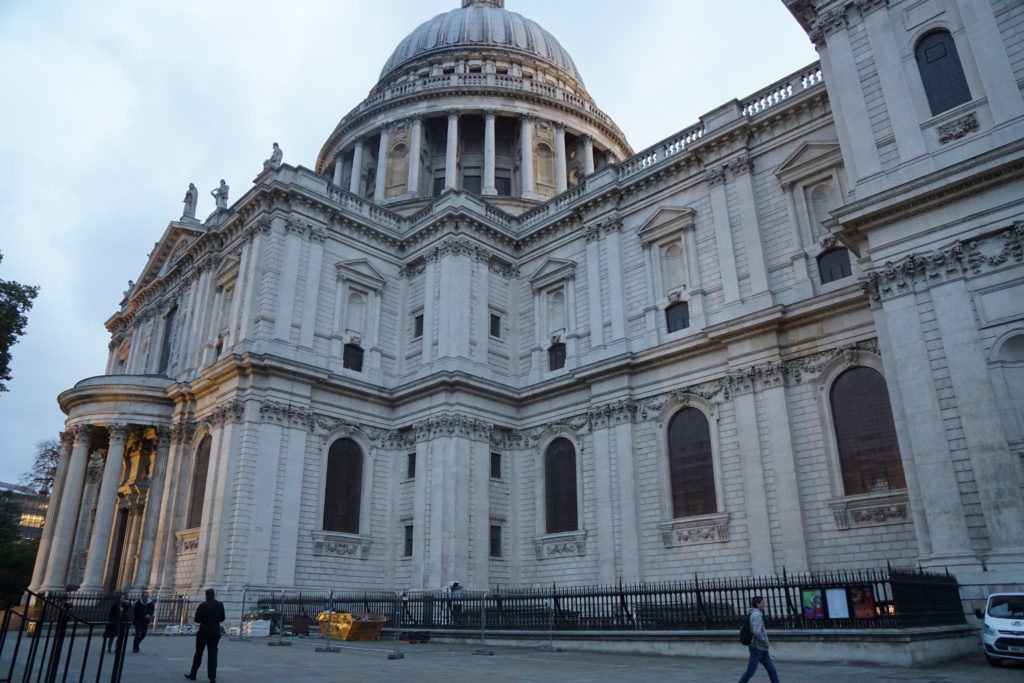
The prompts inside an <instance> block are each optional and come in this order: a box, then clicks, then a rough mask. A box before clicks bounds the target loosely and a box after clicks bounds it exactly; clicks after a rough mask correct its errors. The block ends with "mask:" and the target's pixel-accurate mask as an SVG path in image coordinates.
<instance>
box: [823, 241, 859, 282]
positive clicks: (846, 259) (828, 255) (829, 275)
mask: <svg viewBox="0 0 1024 683" xmlns="http://www.w3.org/2000/svg"><path fill="white" fill-rule="evenodd" d="M818 275H820V276H821V284H823V285H825V284H828V283H829V282H835V281H836V280H842V279H843V278H844V277H850V276H851V275H853V271H852V270H851V269H850V252H848V251H846V250H845V249H843V248H842V247H840V248H839V249H829V250H828V251H826V252H825V253H824V254H822V255H821V256H819V257H818Z"/></svg>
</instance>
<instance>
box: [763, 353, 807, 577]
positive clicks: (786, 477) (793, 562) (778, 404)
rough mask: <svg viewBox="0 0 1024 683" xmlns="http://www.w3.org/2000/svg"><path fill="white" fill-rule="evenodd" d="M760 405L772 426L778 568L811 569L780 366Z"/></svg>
mask: <svg viewBox="0 0 1024 683" xmlns="http://www.w3.org/2000/svg"><path fill="white" fill-rule="evenodd" d="M761 405H762V406H763V407H764V413H765V418H766V419H765V422H766V424H769V425H771V429H770V430H769V433H768V458H769V460H770V462H771V464H772V471H773V472H774V474H775V510H776V514H777V515H778V516H779V531H778V536H779V539H778V540H779V558H778V560H779V564H781V565H782V566H783V567H785V568H786V570H787V571H791V572H806V571H808V570H809V569H810V564H809V561H808V559H807V539H806V537H805V535H804V533H805V527H804V514H803V508H801V507H800V486H799V484H798V483H797V482H798V478H797V463H796V451H795V449H794V448H793V435H792V434H791V432H790V425H791V424H792V422H791V420H790V417H789V404H788V401H787V399H786V385H785V383H784V380H783V376H782V367H781V364H779V365H775V366H773V368H772V374H771V375H770V377H768V378H767V379H766V383H765V384H763V385H762V387H761Z"/></svg>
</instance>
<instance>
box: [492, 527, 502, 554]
mask: <svg viewBox="0 0 1024 683" xmlns="http://www.w3.org/2000/svg"><path fill="white" fill-rule="evenodd" d="M491 557H501V525H500V524H492V525H491Z"/></svg>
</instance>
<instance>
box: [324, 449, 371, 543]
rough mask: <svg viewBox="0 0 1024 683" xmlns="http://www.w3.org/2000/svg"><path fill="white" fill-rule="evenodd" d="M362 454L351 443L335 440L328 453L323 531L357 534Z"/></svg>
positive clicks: (361, 485)
mask: <svg viewBox="0 0 1024 683" xmlns="http://www.w3.org/2000/svg"><path fill="white" fill-rule="evenodd" d="M362 491H363V451H362V449H361V448H359V444H357V443H356V442H355V441H353V440H352V439H338V440H337V441H335V442H334V443H332V444H331V448H330V450H329V451H328V452H327V483H326V486H325V487H324V531H341V532H344V533H349V534H358V533H359V506H360V503H361V502H362Z"/></svg>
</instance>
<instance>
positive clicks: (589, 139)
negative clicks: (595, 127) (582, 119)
mask: <svg viewBox="0 0 1024 683" xmlns="http://www.w3.org/2000/svg"><path fill="white" fill-rule="evenodd" d="M580 140H582V141H583V142H585V143H589V144H591V145H592V144H594V136H593V135H590V134H589V133H581V134H580Z"/></svg>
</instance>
